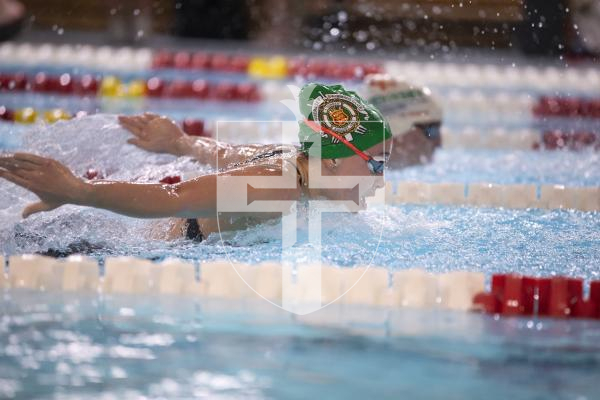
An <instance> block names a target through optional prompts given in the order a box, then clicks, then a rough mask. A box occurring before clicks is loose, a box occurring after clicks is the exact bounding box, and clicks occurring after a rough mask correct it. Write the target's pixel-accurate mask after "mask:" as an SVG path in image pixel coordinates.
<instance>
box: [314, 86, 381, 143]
mask: <svg viewBox="0 0 600 400" xmlns="http://www.w3.org/2000/svg"><path fill="white" fill-rule="evenodd" d="M360 114H364V117H363V119H368V118H369V115H368V114H367V113H366V111H365V109H364V106H363V105H362V104H360V102H358V101H357V100H356V99H354V98H353V97H351V96H347V95H344V94H338V93H335V94H326V95H321V96H319V97H318V98H316V99H315V101H314V103H313V105H312V115H313V118H314V120H315V121H317V122H319V123H321V124H322V125H323V126H325V127H326V128H328V129H330V130H332V131H333V132H335V133H337V134H339V135H344V136H345V138H346V139H347V140H348V141H352V139H353V138H352V133H355V132H356V133H359V134H361V135H362V134H364V133H365V132H366V129H365V128H364V127H363V126H361V119H360ZM321 136H323V137H327V136H329V135H327V134H326V133H321ZM331 141H332V142H333V143H337V142H338V140H337V139H336V138H334V137H331Z"/></svg>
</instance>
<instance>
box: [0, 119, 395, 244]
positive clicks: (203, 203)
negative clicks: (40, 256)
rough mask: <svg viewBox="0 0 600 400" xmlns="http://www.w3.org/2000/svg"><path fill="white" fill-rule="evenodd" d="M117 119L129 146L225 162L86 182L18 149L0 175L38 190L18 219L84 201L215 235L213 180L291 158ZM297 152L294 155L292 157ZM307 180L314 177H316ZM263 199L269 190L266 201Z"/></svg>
mask: <svg viewBox="0 0 600 400" xmlns="http://www.w3.org/2000/svg"><path fill="white" fill-rule="evenodd" d="M120 122H121V124H122V125H123V127H124V128H126V129H127V130H129V131H130V132H131V133H132V134H133V135H134V137H133V138H131V139H130V140H129V143H131V144H133V145H136V146H138V147H140V148H142V149H144V150H147V151H151V152H157V153H169V154H174V155H178V156H183V155H186V156H191V157H194V158H196V159H197V160H198V161H199V162H202V163H207V164H209V165H213V166H216V165H217V163H218V165H219V166H226V167H225V168H224V169H223V170H220V171H219V172H217V173H214V174H208V175H205V176H201V177H198V178H194V179H191V180H188V181H185V182H181V183H179V184H176V185H164V184H139V183H129V182H112V181H95V182H87V181H84V180H82V179H80V178H78V177H76V176H75V175H73V173H72V172H71V171H70V170H69V169H68V168H67V167H66V166H64V165H63V164H61V163H60V162H58V161H56V160H52V159H49V158H45V157H40V156H37V155H33V154H28V153H16V154H13V155H7V156H3V157H0V178H3V179H6V180H8V181H10V182H12V183H14V184H16V185H19V186H21V187H23V188H25V189H28V190H29V191H31V192H33V193H35V194H36V195H37V196H38V197H39V199H40V201H38V202H36V203H33V204H30V205H28V206H27V207H26V208H25V209H24V210H23V217H24V218H27V217H28V216H29V215H32V214H34V213H38V212H44V211H50V210H54V209H56V208H58V207H60V206H62V205H65V204H75V205H83V206H89V207H95V208H102V209H106V210H110V211H113V212H116V213H119V214H123V215H127V216H132V217H136V218H168V217H176V218H185V219H187V218H197V219H198V222H199V225H200V228H201V230H202V232H203V234H204V235H205V236H207V235H208V234H210V233H212V232H215V231H216V230H217V229H218V228H217V220H216V209H217V207H216V178H217V175H221V176H281V174H282V171H284V169H286V168H293V169H295V166H294V164H295V163H293V162H283V161H282V159H281V157H274V158H273V159H260V160H259V161H257V162H255V163H251V164H246V165H236V164H240V163H243V162H244V161H246V160H248V159H249V158H252V157H253V156H255V155H257V154H261V153H264V152H268V151H272V150H273V149H274V148H279V147H281V145H239V146H236V145H230V144H226V143H221V142H216V141H215V140H213V139H209V138H192V137H190V136H187V135H185V134H184V133H183V132H182V131H181V130H180V129H179V127H177V125H175V124H174V123H173V122H172V121H170V120H168V119H166V118H162V117H159V116H156V115H153V114H144V115H141V116H135V117H121V118H120ZM390 145H391V139H390V140H387V141H385V142H383V143H379V144H377V145H375V146H373V147H371V148H370V149H368V150H367V152H368V153H369V154H370V155H372V156H384V155H386V154H387V153H386V149H387V151H389V148H390ZM294 157H295V156H294ZM320 162H321V174H322V175H323V176H329V177H331V176H339V177H342V176H369V175H371V173H370V172H369V169H368V167H367V164H366V162H365V161H364V160H362V159H361V158H360V157H358V156H352V157H347V158H343V159H338V160H322V161H320ZM311 179H314V180H316V179H318V177H317V176H315V177H312V178H311ZM378 186H383V177H379V178H378V179H377V180H376V183H375V185H374V186H373V188H368V189H369V191H372V190H374V189H375V188H376V187H378ZM340 193H342V191H340V190H337V189H315V188H311V186H310V185H308V186H305V185H301V183H300V180H298V182H297V186H296V187H295V188H291V189H285V190H284V189H281V190H279V189H278V192H277V193H276V194H273V195H272V196H273V198H272V199H273V200H300V199H301V198H317V197H318V198H323V197H325V198H328V199H332V200H335V199H339V198H340V196H341V194H340ZM268 196H271V195H267V199H269V198H268ZM280 215H281V213H280V212H277V213H260V214H259V215H257V214H256V213H252V214H249V213H238V214H235V215H233V218H232V216H229V218H228V219H226V220H224V219H221V220H220V221H219V222H221V224H220V225H221V226H220V228H221V230H229V229H241V228H244V227H247V226H248V225H249V224H256V223H259V222H262V221H263V220H265V219H271V218H274V217H279V216H280ZM182 231H183V222H182V221H181V220H179V221H174V222H173V224H172V225H171V228H170V229H169V230H168V232H169V233H168V235H167V236H169V237H174V236H180V235H181V232H182Z"/></svg>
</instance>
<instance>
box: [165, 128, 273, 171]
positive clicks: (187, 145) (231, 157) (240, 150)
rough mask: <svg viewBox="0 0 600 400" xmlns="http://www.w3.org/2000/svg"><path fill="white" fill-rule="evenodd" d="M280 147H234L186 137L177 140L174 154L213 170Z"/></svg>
mask: <svg viewBox="0 0 600 400" xmlns="http://www.w3.org/2000/svg"><path fill="white" fill-rule="evenodd" d="M279 147H280V146H278V145H264V144H240V145H233V144H230V143H225V142H217V141H216V140H214V139H212V138H198V137H194V136H187V135H185V136H182V137H181V138H179V139H178V140H177V143H176V145H175V150H174V151H173V153H172V154H173V155H176V156H188V157H193V158H195V159H196V160H198V161H199V162H200V163H202V164H208V165H210V166H212V167H213V168H217V167H218V168H226V167H228V166H231V165H233V164H238V163H243V162H244V161H246V160H248V159H250V158H252V157H254V156H256V155H257V154H260V153H263V152H264V153H266V152H269V151H272V150H275V149H276V148H279Z"/></svg>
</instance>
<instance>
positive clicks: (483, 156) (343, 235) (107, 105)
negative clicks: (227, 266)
mask: <svg viewBox="0 0 600 400" xmlns="http://www.w3.org/2000/svg"><path fill="white" fill-rule="evenodd" d="M61 72H64V70H61ZM73 72H79V71H76V70H74V71H73ZM161 74H164V76H173V75H177V76H178V77H181V71H177V72H174V71H164V72H161ZM133 77H134V75H131V76H129V78H133ZM206 77H207V78H211V79H212V78H215V77H216V78H221V77H220V76H209V75H207V76H206ZM223 78H224V77H223ZM228 78H232V79H238V78H240V77H228ZM451 87H452V86H451V85H448V87H445V86H444V85H442V86H439V87H437V88H434V89H438V92H439V93H441V94H443V93H444V90H446V89H449V88H451ZM478 90H479V89H478ZM485 90H489V91H490V93H492V92H493V93H494V94H496V93H497V92H498V89H497V88H484V91H485ZM511 90H512V89H511ZM465 93H466V95H468V90H466V91H465ZM513 93H514V94H532V95H538V94H540V93H538V91H536V90H534V89H532V88H521V89H519V88H517V89H514V90H513ZM0 104H3V105H7V106H9V107H13V108H18V107H23V106H26V105H27V106H30V105H31V106H34V107H36V108H39V109H44V108H53V107H62V108H65V109H68V110H70V111H76V110H80V109H85V110H87V111H90V112H96V111H106V112H114V113H136V112H140V111H142V110H153V111H156V112H159V113H165V114H167V115H169V116H171V117H172V118H176V119H183V118H184V117H196V118H208V119H215V118H231V117H232V116H233V117H234V118H235V119H244V118H254V119H266V120H272V119H290V118H291V115H290V114H289V112H287V111H286V110H285V108H283V107H273V106H272V105H270V104H263V103H259V104H255V105H244V104H228V105H227V107H223V104H221V103H210V102H203V103H198V102H194V101H161V100H157V101H155V100H140V101H133V102H132V101H122V100H107V99H104V100H98V99H92V100H89V101H86V102H81V101H80V99H76V98H73V97H68V96H40V95H37V94H33V95H32V94H14V93H0ZM450 111H452V110H450ZM480 114H481V113H480ZM537 122H539V121H537ZM537 122H536V121H532V119H531V118H530V117H529V116H528V115H527V113H525V112H524V113H514V114H510V115H506V116H499V115H497V114H495V113H493V112H490V113H489V114H487V115H478V114H477V113H475V112H469V111H468V110H467V111H466V112H463V113H462V114H457V113H453V112H449V113H448V114H447V119H446V124H447V125H446V126H448V127H451V128H453V129H458V130H460V129H464V128H465V127H466V126H471V127H478V128H482V129H479V130H478V131H479V132H481V133H482V134H485V132H486V131H487V130H486V129H483V128H485V127H489V128H490V129H492V128H503V129H506V130H510V129H517V128H518V129H521V128H531V127H532V124H535V123H537ZM552 122H553V123H554V122H556V123H557V124H558V123H562V122H563V121H552ZM543 128H544V129H546V127H543ZM127 137H128V135H127V134H126V133H125V132H123V131H122V130H120V129H119V128H118V126H117V125H116V123H115V120H114V117H111V116H103V115H100V116H95V117H92V118H88V119H82V120H77V121H71V122H68V123H59V124H56V125H54V126H50V127H34V128H33V129H32V128H30V127H24V126H20V125H13V124H4V123H0V151H1V150H2V149H25V150H28V151H36V152H39V153H41V154H45V155H48V156H52V157H55V158H57V159H59V160H61V161H63V162H65V163H66V164H67V165H68V166H69V167H71V169H72V170H73V171H74V172H75V173H77V174H82V173H83V172H84V171H85V170H86V169H87V168H92V167H93V168H98V169H100V170H102V171H103V172H104V173H105V174H106V175H107V176H108V177H109V178H111V179H123V180H133V181H138V182H147V181H156V180H158V179H160V178H161V177H163V176H165V175H172V174H184V176H193V175H195V174H202V173H206V172H210V169H209V168H207V167H205V166H201V165H198V164H197V163H195V162H194V161H192V160H189V159H185V158H183V159H179V160H177V159H175V158H174V157H170V156H164V155H150V154H148V153H144V152H142V151H140V150H138V149H135V148H134V147H132V146H129V145H126V144H125V141H126V139H127ZM599 167H600V161H599V157H598V153H593V152H578V153H572V152H530V151H510V152H509V151H492V150H480V151H477V150H440V151H438V152H437V153H436V155H435V159H434V162H433V163H432V164H430V165H427V166H418V167H412V168H408V169H405V170H403V171H396V172H390V173H389V175H388V178H389V179H391V180H393V181H399V180H418V181H425V182H482V181H483V182H493V183H505V184H511V183H532V184H564V185H569V186H598V185H600V168H599ZM34 199H35V197H34V196H32V195H31V194H29V193H27V192H26V191H24V190H21V189H19V188H16V187H14V186H13V185H10V184H8V183H6V182H4V181H0V254H2V253H4V254H21V253H34V252H43V251H47V250H48V249H57V250H61V249H66V248H68V247H69V246H70V245H72V244H79V245H81V244H82V242H83V241H85V243H87V244H84V246H83V247H84V248H85V251H86V252H87V253H88V254H90V255H91V256H94V257H97V258H99V259H102V258H104V257H106V256H111V255H134V256H138V257H143V258H150V259H153V260H161V259H163V258H166V257H181V258H185V259H193V260H194V261H198V262H199V264H200V270H201V269H202V262H203V261H207V260H214V259H223V258H226V257H229V258H230V259H232V260H234V261H241V262H247V263H258V262H261V261H266V260H278V259H279V258H280V257H281V250H280V248H281V224H280V223H279V222H276V221H275V222H270V223H265V224H262V225H259V226H257V227H254V228H250V229H248V230H245V231H241V232H235V233H229V234H224V236H223V241H221V237H219V236H218V235H211V236H210V237H209V238H208V239H207V240H206V241H205V242H203V243H201V244H195V243H191V242H189V241H185V240H183V239H181V240H175V241H171V242H167V241H165V240H161V239H150V238H149V237H148V235H147V232H148V230H149V228H150V227H151V226H155V224H157V223H159V222H160V221H142V220H134V219H131V218H127V217H122V216H118V215H115V214H112V213H109V212H105V211H100V210H93V209H84V208H80V207H73V206H67V207H62V208H60V209H58V210H55V211H53V212H51V213H46V214H38V215H35V216H33V217H30V218H29V219H27V220H21V218H20V217H19V212H20V210H21V209H22V208H23V207H24V206H25V205H26V204H27V203H28V202H30V201H33V200H34ZM300 215H301V217H306V213H302V212H301V213H300ZM298 223H299V229H298V237H299V243H298V244H297V245H296V248H295V251H296V255H297V256H298V260H299V261H303V256H306V257H308V254H309V253H310V248H309V246H308V245H307V243H306V236H307V232H308V227H307V224H306V221H305V218H299V221H298ZM159 230H160V229H159ZM323 242H324V249H323V250H324V251H323V260H324V261H325V262H327V263H333V264H338V265H341V266H342V267H347V268H351V267H352V266H355V265H358V264H368V263H371V264H372V265H380V266H384V267H387V268H389V269H391V270H393V269H402V268H414V267H420V268H425V269H426V270H428V271H431V272H438V273H439V272H446V271H451V270H464V269H467V270H472V271H483V272H485V273H486V274H490V273H493V272H514V271H518V272H521V273H526V274H532V275H554V274H561V275H569V276H580V277H583V278H585V279H587V280H591V279H600V269H599V268H598V266H600V213H584V212H578V211H561V210H553V211H548V210H503V209H497V208H464V207H443V206H387V207H375V208H372V209H369V210H366V211H363V212H361V213H359V214H358V215H347V214H326V215H325V216H324V220H323ZM90 245H91V246H90ZM86 246H87V247H86ZM0 295H2V296H3V298H2V301H0V398H5V397H7V398H40V399H49V398H61V399H79V398H106V399H109V398H111V399H112V398H117V399H130V398H131V399H138V398H149V399H161V398H169V399H171V398H181V399H188V398H210V399H238V398H243V399H248V398H250V399H263V398H265V399H305V398H327V399H364V398H382V399H384V398H385V399H387V398H389V399H399V398H407V399H431V398H444V399H466V398H472V399H482V398H488V399H502V400H504V399H506V398H511V399H595V398H598V394H597V377H598V376H600V346H599V345H598V343H600V340H599V339H600V323H598V322H594V321H572V320H571V321H559V320H550V319H545V320H527V319H511V318H500V319H495V318H493V317H488V316H480V315H471V314H466V313H448V312H436V311H427V312H421V311H414V310H413V311H411V310H400V311H393V312H392V311H390V312H387V314H386V315H385V318H383V319H382V322H380V323H371V324H357V323H356V322H354V323H353V322H350V321H346V322H342V324H341V325H342V328H343V329H339V328H324V327H316V326H309V325H305V324H303V323H301V321H300V320H299V318H294V317H292V315H291V314H288V313H284V312H280V311H279V310H278V309H273V308H271V306H270V305H269V304H268V303H266V302H259V303H256V304H255V303H249V302H244V303H241V302H233V303H224V302H217V301H210V302H209V301H207V300H203V301H199V300H190V299H181V298H175V297H168V296H152V297H150V296H147V297H125V296H116V297H114V296H101V295H98V296H94V295H89V296H82V295H79V296H75V295H68V294H65V293H60V294H57V293H32V292H28V291H12V292H11V291H5V292H2V293H0ZM334 307H335V306H332V307H330V308H331V310H332V312H333V313H334V315H335V317H336V318H334V319H341V320H342V321H344V318H347V317H348V316H350V317H351V316H353V315H354V312H355V310H354V309H353V308H349V307H347V308H343V307H339V306H338V308H334ZM375 314H376V312H375V311H373V315H375ZM356 329H360V331H356Z"/></svg>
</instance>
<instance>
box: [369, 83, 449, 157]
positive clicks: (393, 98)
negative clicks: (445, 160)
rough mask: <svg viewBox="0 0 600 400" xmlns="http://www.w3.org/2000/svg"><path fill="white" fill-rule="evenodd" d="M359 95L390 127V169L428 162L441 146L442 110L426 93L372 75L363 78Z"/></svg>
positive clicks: (419, 89)
mask: <svg viewBox="0 0 600 400" xmlns="http://www.w3.org/2000/svg"><path fill="white" fill-rule="evenodd" d="M360 92H361V94H362V95H363V97H364V98H365V100H367V101H368V102H369V103H371V104H373V105H374V106H375V107H377V108H378V109H379V110H380V111H381V113H382V114H383V116H384V117H385V118H386V119H387V121H388V122H389V124H390V128H391V130H392V135H393V136H394V145H393V148H394V150H393V154H392V156H391V157H390V160H389V166H390V168H394V169H399V168H404V167H407V166H411V165H419V164H426V163H429V162H431V159H432V157H433V153H434V151H435V149H436V148H437V147H439V146H440V145H441V137H440V126H441V122H442V108H441V107H440V105H439V104H438V103H437V102H436V101H435V99H433V97H432V96H431V92H430V91H429V89H427V88H421V87H418V86H412V85H409V84H408V83H407V82H405V81H403V80H402V79H399V78H395V77H392V76H390V75H386V74H373V75H369V76H367V77H366V78H365V84H364V86H363V88H362V89H361V90H360Z"/></svg>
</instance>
